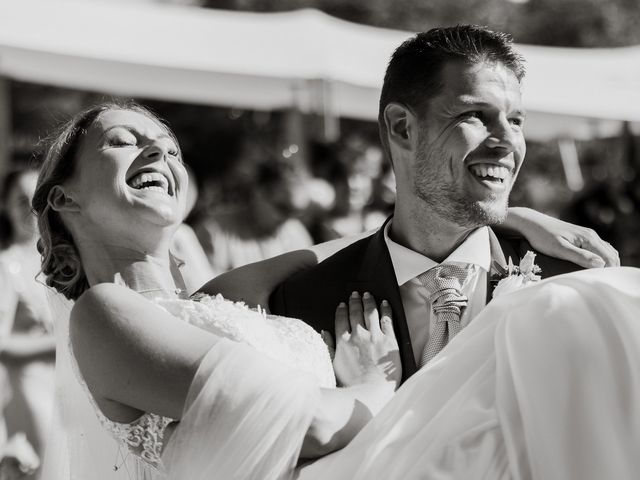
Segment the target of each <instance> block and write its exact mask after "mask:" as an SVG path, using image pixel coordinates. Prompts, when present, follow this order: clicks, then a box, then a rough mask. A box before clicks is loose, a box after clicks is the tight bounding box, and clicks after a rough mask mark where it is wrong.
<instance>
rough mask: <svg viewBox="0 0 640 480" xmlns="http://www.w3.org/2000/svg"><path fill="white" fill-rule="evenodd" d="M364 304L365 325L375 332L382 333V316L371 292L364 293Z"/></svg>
mask: <svg viewBox="0 0 640 480" xmlns="http://www.w3.org/2000/svg"><path fill="white" fill-rule="evenodd" d="M362 305H363V307H364V325H365V327H366V328H367V329H368V330H369V331H370V332H371V333H373V334H377V333H380V317H379V316H378V306H377V305H376V301H375V299H374V298H373V295H371V294H370V293H369V292H364V294H363V295H362Z"/></svg>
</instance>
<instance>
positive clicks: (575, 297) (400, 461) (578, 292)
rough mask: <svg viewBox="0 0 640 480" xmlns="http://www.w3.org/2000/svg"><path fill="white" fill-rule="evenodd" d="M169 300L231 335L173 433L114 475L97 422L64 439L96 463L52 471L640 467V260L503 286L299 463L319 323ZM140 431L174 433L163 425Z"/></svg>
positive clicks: (307, 472) (264, 475)
mask: <svg viewBox="0 0 640 480" xmlns="http://www.w3.org/2000/svg"><path fill="white" fill-rule="evenodd" d="M207 304H208V305H207ZM162 306H163V307H164V308H166V309H167V310H169V311H170V312H172V313H174V314H175V315H177V316H180V317H181V318H183V319H185V320H186V321H189V322H190V323H193V324H195V325H198V326H200V327H202V328H205V329H207V330H211V331H214V332H216V333H218V334H219V335H222V336H224V337H227V338H229V339H230V340H224V341H222V342H219V343H218V344H216V346H214V347H213V348H212V349H211V351H210V352H209V353H208V354H207V355H206V356H205V358H204V360H203V361H202V363H201V365H200V367H199V369H198V372H197V374H196V377H195V379H194V381H193V383H192V385H191V388H190V391H189V394H188V398H187V401H186V405H185V409H184V414H183V417H182V420H181V422H180V424H179V425H178V426H177V427H176V428H175V430H173V431H172V433H171V435H170V436H169V438H168V440H167V439H164V442H163V443H164V447H162V446H161V445H160V444H158V443H157V442H154V441H150V442H149V441H148V442H147V443H149V444H153V445H155V448H156V450H152V451H154V452H156V453H158V455H157V457H158V458H151V457H145V455H144V454H141V452H140V449H139V447H136V448H138V449H137V450H136V448H134V449H133V451H134V453H132V454H129V456H128V457H127V460H126V461H125V463H124V464H123V465H125V466H126V465H129V467H127V472H126V473H127V475H128V476H122V477H116V476H112V475H121V474H122V472H123V470H124V469H123V468H119V470H118V471H116V472H114V471H113V468H112V467H111V468H109V466H108V465H102V464H100V462H99V461H98V460H97V459H93V458H91V457H92V456H94V455H95V452H96V448H98V447H99V448H104V446H102V447H100V446H98V445H97V444H94V445H90V443H91V439H90V438H87V437H86V436H85V437H84V442H75V443H76V445H75V446H74V447H73V448H70V449H69V450H74V449H75V450H76V451H75V452H73V451H68V452H66V454H67V456H69V457H70V461H69V462H68V463H69V464H71V470H73V468H74V464H75V467H77V466H78V465H81V466H82V468H86V469H87V470H86V471H85V472H84V476H82V473H83V472H80V473H79V474H78V475H76V476H73V475H71V476H70V477H69V476H66V477H49V476H45V477H43V478H45V479H47V480H48V479H50V478H51V479H52V480H53V479H55V480H58V478H65V479H66V478H74V479H75V478H82V479H85V478H93V479H109V478H133V479H136V480H138V479H142V478H171V479H189V480H205V479H218V478H220V479H227V478H238V479H281V478H282V479H286V478H294V477H295V478H297V479H298V480H317V479H324V478H331V479H344V480H347V479H429V480H431V479H437V480H443V479H470V478H473V479H492V480H493V479H523V480H524V479H540V480H543V479H544V480H550V479H563V480H564V479H580V480H585V479H586V480H596V479H605V478H606V479H622V480H627V479H629V480H630V479H635V478H637V477H638V474H639V473H638V472H640V455H639V454H638V452H640V270H638V269H634V268H615V269H604V270H589V271H583V272H578V273H573V274H568V275H563V276H559V277H554V278H553V279H550V280H545V281H542V282H540V283H538V284H535V285H533V286H530V287H527V288H524V289H522V290H520V291H517V292H514V293H511V294H508V295H505V296H504V297H501V298H498V299H496V300H494V301H492V302H491V303H490V304H489V305H488V306H487V307H486V308H485V309H484V310H483V312H482V313H481V314H480V315H479V316H478V317H476V318H475V319H474V320H473V322H471V324H470V325H469V326H468V327H466V328H465V330H463V331H462V332H461V333H460V334H459V335H458V336H457V337H456V338H455V339H454V340H453V341H452V342H451V343H450V344H449V345H447V347H446V348H445V349H443V350H442V352H441V353H440V354H438V355H437V356H436V357H435V358H434V359H433V360H432V361H431V362H430V364H429V365H428V366H427V367H426V368H423V369H421V370H420V371H419V372H417V373H416V374H415V375H413V376H412V377H411V378H410V379H409V380H408V381H407V382H406V383H405V384H404V385H403V386H402V387H401V388H400V389H399V390H398V392H397V394H396V396H395V397H394V398H393V399H392V400H391V402H390V403H389V404H388V405H387V406H386V407H385V408H384V409H383V411H382V412H381V413H380V414H378V415H377V416H376V417H375V418H374V419H373V420H372V421H371V422H370V423H369V424H368V425H367V426H366V427H365V428H364V429H363V430H362V431H361V432H360V434H359V435H357V436H356V438H355V439H354V440H353V441H352V442H351V443H350V444H349V445H348V446H347V447H345V448H344V449H343V450H341V451H339V452H336V453H334V454H332V455H329V456H327V457H324V458H322V459H320V460H317V461H315V462H313V463H309V464H307V465H305V466H304V467H302V468H296V462H297V456H298V453H299V449H300V445H301V442H302V439H303V438H304V434H305V432H306V430H307V427H308V425H309V422H310V416H311V414H312V412H313V411H314V408H315V404H316V402H318V399H319V395H318V392H319V386H320V385H325V386H326V385H329V384H330V383H331V381H332V375H331V372H330V363H329V359H328V357H327V356H326V350H324V349H323V346H322V344H321V341H320V339H319V336H316V335H315V334H314V333H313V332H311V331H310V330H309V329H308V328H307V327H306V326H303V325H302V324H301V322H297V321H295V320H291V319H280V318H279V317H274V318H270V319H265V318H264V317H263V316H261V315H260V314H257V313H247V312H246V311H245V313H242V311H241V310H239V309H238V308H241V307H233V304H231V303H230V302H226V301H222V300H220V299H218V300H216V299H211V298H202V299H201V301H200V302H199V303H198V302H192V301H165V302H163V303H162ZM231 311H234V312H237V313H229V312H231ZM225 312H227V313H225ZM249 318H250V319H249ZM245 322H246V324H245ZM243 325H245V326H243ZM256 325H261V326H260V327H259V328H257V330H254V327H255V326H256ZM285 325H286V326H285ZM263 327H264V328H263ZM231 330H232V331H233V332H234V334H233V335H231V334H230V331H231ZM268 331H271V333H269V332H268ZM283 332H286V333H284V334H283ZM273 342H276V343H273ZM276 344H279V345H280V346H278V347H275V348H271V347H268V345H271V346H273V345H276ZM283 352H284V353H283ZM307 356H308V359H306V357H307ZM94 417H95V414H94ZM94 421H95V420H94ZM103 422H104V419H103ZM105 425H106V426H107V427H109V422H108V421H107V423H105ZM111 427H113V425H111ZM111 427H109V428H110V429H111V430H112V431H113V428H111ZM120 427H123V426H120ZM123 428H125V429H126V427H123ZM170 428H171V427H170ZM80 433H82V432H80ZM142 433H143V435H142V438H146V439H147V440H149V439H158V438H160V440H161V441H162V438H161V436H162V435H158V433H164V432H158V431H154V430H153V429H149V431H148V432H142ZM147 433H148V435H147ZM93 435H94V436H96V437H98V436H100V435H101V434H99V433H97V432H95V431H94V432H93ZM76 436H77V434H76ZM119 438H121V440H122V437H119ZM99 440H100V441H101V442H102V441H104V438H101V439H99ZM97 441H98V439H96V442H97ZM77 443H83V444H85V445H90V446H87V447H85V448H84V450H82V448H80V449H79V448H78V446H77ZM161 443H162V442H161ZM69 444H74V442H73V441H71V442H70V443H69ZM120 444H121V448H123V447H124V446H125V445H126V441H121V442H120ZM111 448H112V451H111V452H109V455H110V456H111V458H113V459H115V456H116V451H117V447H116V446H115V444H112V447H111ZM160 448H163V450H162V451H161V450H160ZM78 450H81V451H78ZM143 450H144V449H143ZM74 455H75V458H74ZM78 455H82V456H83V457H82V458H78ZM87 458H88V459H87ZM126 462H129V463H128V464H127V463H126ZM154 462H155V463H154ZM112 463H113V461H112Z"/></svg>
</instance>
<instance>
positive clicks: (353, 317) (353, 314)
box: [349, 292, 364, 333]
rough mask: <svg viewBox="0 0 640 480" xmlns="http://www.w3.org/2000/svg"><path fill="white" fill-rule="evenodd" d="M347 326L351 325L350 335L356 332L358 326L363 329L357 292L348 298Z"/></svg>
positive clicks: (360, 303) (360, 302)
mask: <svg viewBox="0 0 640 480" xmlns="http://www.w3.org/2000/svg"><path fill="white" fill-rule="evenodd" d="M349 324H350V325H351V333H354V332H356V331H357V329H358V325H360V326H361V327H364V318H363V311H362V300H361V299H360V294H359V293H358V292H353V293H352V294H351V297H349Z"/></svg>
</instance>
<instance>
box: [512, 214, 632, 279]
mask: <svg viewBox="0 0 640 480" xmlns="http://www.w3.org/2000/svg"><path fill="white" fill-rule="evenodd" d="M504 226H505V227H506V228H508V229H511V230H515V231H517V232H519V233H520V234H522V235H524V237H525V238H526V239H527V240H528V242H529V243H530V244H531V246H532V247H533V248H535V249H536V250H538V251H539V252H541V253H544V254H545V255H549V256H552V257H556V258H560V259H562V260H568V261H570V262H573V263H575V264H577V265H580V266H582V267H585V268H598V267H619V266H620V256H619V255H618V251H617V250H616V249H615V248H613V246H612V245H611V244H610V243H608V242H605V241H604V240H602V239H601V238H600V237H599V236H598V234H597V233H596V232H595V231H594V230H592V229H590V228H585V227H581V226H579V225H574V224H572V223H568V222H564V221H562V220H558V219H557V218H553V217H550V216H549V215H545V214H543V213H540V212H537V211H535V210H531V209H529V208H521V207H518V208H510V209H509V215H508V217H507V221H506V222H505V224H504Z"/></svg>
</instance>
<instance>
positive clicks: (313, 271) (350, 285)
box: [269, 220, 581, 382]
mask: <svg viewBox="0 0 640 480" xmlns="http://www.w3.org/2000/svg"><path fill="white" fill-rule="evenodd" d="M388 221H389V220H387V222H388ZM385 225H386V223H385ZM490 232H491V233H490V239H491V258H492V271H491V272H490V274H489V275H487V282H488V286H487V302H488V301H489V300H490V299H491V295H492V293H493V289H494V288H495V285H496V284H497V282H498V280H499V277H498V273H497V272H498V271H499V270H500V268H501V267H504V266H506V263H507V262H506V260H505V259H507V258H509V257H511V259H512V260H513V262H514V263H515V264H516V265H517V264H518V262H519V261H520V257H521V256H523V255H524V254H525V253H526V252H527V250H533V249H532V248H531V246H530V245H529V244H528V243H527V242H526V241H525V240H524V239H523V238H516V237H513V238H506V237H501V236H496V235H495V234H494V233H493V231H490ZM536 264H537V265H539V266H540V268H541V269H542V272H541V275H542V276H543V278H546V277H550V276H553V275H558V274H561V273H567V272H571V271H574V270H578V269H580V268H581V267H579V266H578V265H575V264H573V263H570V262H566V261H563V260H558V259H555V258H551V257H548V256H546V255H542V254H538V255H537V256H536ZM498 265H499V267H498ZM354 290H356V291H358V292H360V293H363V292H365V291H367V292H370V293H371V294H372V295H373V296H374V298H375V299H376V300H377V301H378V302H380V301H382V300H387V301H388V302H389V303H390V304H391V309H392V311H393V324H394V329H395V333H396V337H397V339H398V344H399V347H400V357H401V359H402V381H403V382H404V381H405V380H406V379H407V378H409V377H410V376H411V375H412V374H413V373H415V371H416V370H417V366H416V362H415V359H414V356H413V349H412V346H411V339H410V337H409V329H408V327H407V321H406V317H405V313H404V308H403V306H402V300H401V297H400V289H399V288H398V282H397V280H396V275H395V272H394V269H393V264H392V262H391V257H390V255H389V250H388V249H387V245H386V243H385V241H384V226H383V227H382V228H380V230H378V231H377V232H376V233H374V234H373V235H371V236H369V237H366V238H364V239H362V240H359V241H357V242H355V243H353V244H351V245H349V246H348V247H346V248H344V249H342V250H340V251H339V252H337V253H335V254H334V255H333V256H331V257H329V258H327V259H326V260H325V261H323V262H321V263H319V264H318V265H316V266H315V267H313V268H310V269H308V270H305V271H302V272H300V273H298V274H296V275H294V276H292V277H290V278H289V279H287V280H286V281H285V282H283V283H282V284H280V285H279V286H278V288H277V289H276V290H275V291H274V292H273V294H272V295H271V298H270V302H269V307H270V309H271V312H273V313H276V314H279V315H285V316H289V317H295V318H300V319H302V320H304V321H305V322H306V323H308V324H309V325H311V326H312V327H314V328H315V329H316V330H318V331H320V330H327V331H329V332H332V333H333V332H334V317H335V309H336V307H337V306H338V304H339V303H340V302H346V301H347V300H348V298H349V295H350V294H351V292H352V291H354Z"/></svg>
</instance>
